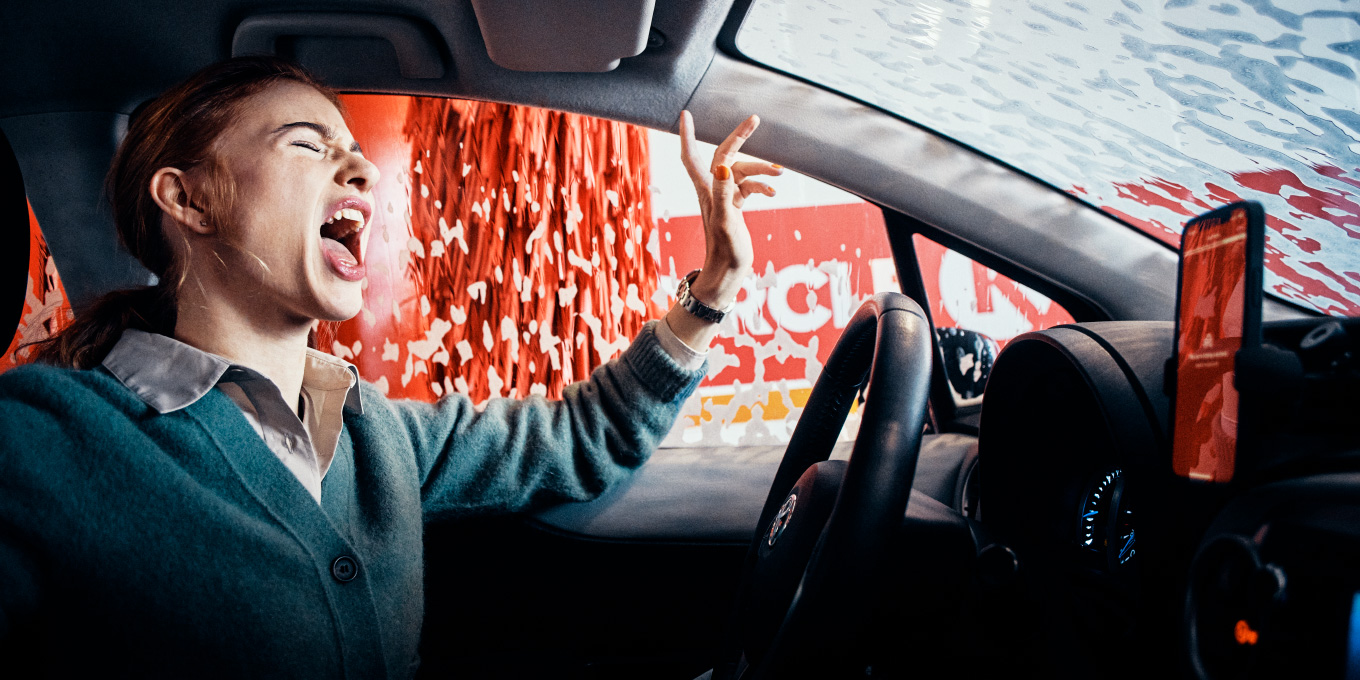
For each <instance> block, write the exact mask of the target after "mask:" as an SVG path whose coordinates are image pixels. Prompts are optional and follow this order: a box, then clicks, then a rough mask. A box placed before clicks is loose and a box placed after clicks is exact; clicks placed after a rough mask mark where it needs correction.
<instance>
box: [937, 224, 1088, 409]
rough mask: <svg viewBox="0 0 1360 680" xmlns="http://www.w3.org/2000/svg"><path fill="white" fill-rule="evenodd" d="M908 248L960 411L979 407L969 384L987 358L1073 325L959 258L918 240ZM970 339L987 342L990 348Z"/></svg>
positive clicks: (1017, 286) (1029, 292)
mask: <svg viewBox="0 0 1360 680" xmlns="http://www.w3.org/2000/svg"><path fill="white" fill-rule="evenodd" d="M912 245H913V246H915V249H916V257H917V259H918V263H919V265H920V267H921V279H922V281H923V282H924V283H925V288H926V298H927V299H928V300H930V316H931V319H932V321H933V322H934V324H935V329H936V338H937V340H938V341H939V344H940V349H941V351H942V352H943V353H944V361H945V374H946V375H947V376H949V379H950V380H949V382H950V387H951V389H953V390H954V400H955V402H956V403H958V404H959V405H960V406H964V405H969V404H974V403H978V402H980V401H981V399H982V394H981V391H980V390H981V386H980V385H978V386H976V387H975V386H974V383H976V382H978V381H976V380H971V378H973V377H974V376H979V377H980V376H981V375H982V374H983V373H984V372H985V371H989V370H990V369H991V366H990V363H989V362H990V360H991V358H992V357H994V356H995V352H996V351H998V350H999V349H1000V348H1001V347H1004V346H1005V344H1006V343H1007V342H1009V341H1010V340H1011V338H1014V337H1015V336H1017V335H1021V334H1023V333H1028V332H1030V331H1037V330H1042V329H1044V328H1049V327H1052V326H1057V325H1061V324H1065V323H1072V322H1073V318H1072V315H1071V314H1069V313H1068V312H1067V310H1066V309H1063V308H1062V306H1061V305H1059V304H1058V303H1056V302H1054V301H1053V300H1051V299H1049V298H1048V297H1046V296H1044V295H1043V294H1042V293H1040V292H1038V291H1036V290H1034V289H1033V288H1030V287H1028V286H1025V285H1024V284H1021V283H1019V282H1017V281H1015V280H1014V279H1011V278H1009V277H1007V276H1005V275H1003V274H999V273H997V272H996V271H995V270H992V269H989V268H987V267H984V266H982V265H981V264H978V263H977V262H974V261H973V260H972V259H970V258H968V257H967V256H965V255H963V254H961V253H958V252H956V251H953V250H950V249H948V248H946V247H944V246H942V245H940V244H938V243H936V242H934V241H932V240H930V239H928V238H926V237H924V236H921V235H920V234H916V235H914V236H913V237H912ZM958 330H963V331H973V333H971V334H970V333H959V332H957V331H958ZM976 334H981V335H983V336H986V337H987V338H990V339H991V340H992V341H994V343H995V346H994V347H991V346H988V345H987V343H986V341H985V339H983V340H979V338H978V337H977V335H976ZM988 355H991V356H988Z"/></svg>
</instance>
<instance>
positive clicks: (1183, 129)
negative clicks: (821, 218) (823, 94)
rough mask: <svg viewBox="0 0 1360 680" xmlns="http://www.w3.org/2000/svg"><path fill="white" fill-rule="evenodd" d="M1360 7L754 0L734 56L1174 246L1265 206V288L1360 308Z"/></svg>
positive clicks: (1318, 304) (1171, 1) (1183, 0)
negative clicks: (963, 149) (993, 163)
mask: <svg viewBox="0 0 1360 680" xmlns="http://www.w3.org/2000/svg"><path fill="white" fill-rule="evenodd" d="M1355 10H1360V7H1356V5H1355V3H1354V2H1346V1H1345V0H1341V1H1333V2H1314V3H1308V2H1290V3H1280V4H1279V6H1277V5H1274V4H1272V3H1271V0H1244V1H1243V2H1241V3H1235V2H1228V1H1224V2H1205V1H1198V2H1197V1H1196V0H1166V1H1165V2H1164V1H1163V0H1157V1H1156V2H1150V1H1148V0H1121V1H1120V2H1113V1H1111V2H1077V1H1068V2H1062V1H1055V0H1044V1H1041V2H1028V3H1021V2H996V1H995V0H972V1H971V2H970V1H969V0H862V1H859V2H854V3H841V4H832V3H806V2H786V1H785V0H755V2H753V3H752V6H751V9H750V11H749V13H748V14H747V16H746V19H745V21H744V22H743V24H742V27H741V30H740V31H739V33H738V35H737V39H736V44H737V47H738V49H739V50H740V51H741V52H742V53H743V54H745V55H746V56H748V57H750V58H752V59H755V60H757V61H760V62H762V63H764V64H766V65H768V66H771V67H773V68H777V69H780V70H783V71H786V72H789V73H791V74H793V75H796V76H799V77H802V78H806V79H808V80H811V81H813V82H816V83H818V84H821V85H822V86H824V87H827V88H829V89H833V90H837V91H840V92H842V93H845V94H847V95H849V96H852V97H855V98H857V99H860V100H863V101H865V102H867V103H870V104H873V105H875V106H879V107H882V108H884V109H886V110H888V111H890V112H892V113H895V114H898V115H900V116H902V117H904V118H907V119H909V120H911V121H913V122H916V123H918V124H920V125H923V126H926V127H929V128H931V129H933V130H936V131H938V132H940V133H942V134H945V135H947V136H950V137H952V138H954V139H957V140H958V141H960V142H962V143H964V144H968V145H970V146H972V147H974V148H976V149H978V150H980V151H982V152H983V153H986V154H988V155H991V156H993V157H995V158H997V159H999V160H1001V161H1003V162H1006V163H1008V164H1010V165H1013V166H1015V167H1016V168H1019V169H1021V170H1023V171H1025V172H1028V173H1030V174H1032V175H1034V176H1036V177H1038V178H1039V179H1041V180H1043V181H1046V182H1048V183H1050V184H1052V185H1053V186H1055V187H1057V188H1059V189H1061V190H1064V191H1067V192H1068V193H1070V194H1072V195H1074V196H1076V197H1078V198H1080V199H1081V200H1083V201H1085V202H1087V203H1089V204H1090V205H1092V206H1095V207H1096V208H1099V209H1100V210H1102V211H1104V212H1105V213H1107V214H1109V215H1112V216H1114V217H1117V218H1119V219H1122V220H1124V221H1125V222H1127V223H1129V224H1131V225H1133V226H1135V227H1137V228H1139V229H1141V230H1143V231H1144V232H1146V233H1148V234H1149V235H1151V236H1153V237H1155V238H1158V239H1160V240H1162V241H1164V242H1166V243H1168V244H1170V245H1172V246H1178V245H1179V243H1180V230H1181V228H1182V226H1183V225H1184V223H1185V221H1186V220H1187V219H1189V218H1190V217H1192V216H1194V215H1197V214H1200V213H1203V212H1205V211H1207V210H1209V209H1210V208H1213V207H1216V206H1218V205H1221V204H1223V203H1227V202H1231V201H1235V200H1241V199H1252V200H1257V201H1260V202H1261V203H1262V204H1263V205H1265V208H1266V212H1267V214H1268V215H1269V218H1268V229H1267V240H1266V277H1265V285H1266V289H1267V290H1268V291H1269V292H1272V293H1274V294H1275V295H1278V296H1280V297H1282V298H1285V299H1288V300H1291V301H1294V302H1296V303H1299V304H1302V305H1305V306H1307V307H1311V308H1313V309H1317V310H1319V311H1322V312H1325V313H1328V314H1333V315H1348V316H1356V315H1360V240H1357V239H1360V201H1358V200H1357V198H1356V192H1357V188H1360V112H1357V109H1358V108H1360V104H1358V103H1360V86H1358V85H1357V81H1356V70H1357V69H1360V61H1358V60H1360V11H1355Z"/></svg>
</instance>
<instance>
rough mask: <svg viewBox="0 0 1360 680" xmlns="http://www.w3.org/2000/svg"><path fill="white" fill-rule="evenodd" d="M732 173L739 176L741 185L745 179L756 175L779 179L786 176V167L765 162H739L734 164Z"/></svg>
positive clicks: (738, 182)
mask: <svg viewBox="0 0 1360 680" xmlns="http://www.w3.org/2000/svg"><path fill="white" fill-rule="evenodd" d="M732 173H733V174H735V175H736V176H737V184H741V181H742V180H743V179H745V178H747V177H752V176H755V175H770V176H773V177H778V176H779V175H782V174H784V166H782V165H780V164H778V163H766V162H765V161H737V162H736V163H733V164H732Z"/></svg>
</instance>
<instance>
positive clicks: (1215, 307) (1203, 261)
mask: <svg viewBox="0 0 1360 680" xmlns="http://www.w3.org/2000/svg"><path fill="white" fill-rule="evenodd" d="M1248 231H1249V230H1248V211H1247V209H1246V208H1245V207H1232V208H1231V209H1230V210H1229V211H1227V212H1224V211H1221V210H1216V211H1214V212H1212V213H1209V214H1208V215H1204V216H1203V217H1200V218H1197V219H1195V220H1192V221H1191V222H1190V223H1189V224H1187V225H1186V227H1185V232H1184V236H1183V237H1182V241H1181V285H1180V302H1179V309H1178V310H1177V314H1178V317H1177V324H1176V328H1177V333H1178V337H1177V338H1176V413H1175V424H1174V427H1173V431H1174V439H1173V442H1172V468H1173V469H1174V470H1175V471H1176V474H1178V475H1181V476H1182V477H1188V478H1190V479H1197V480H1201V481H1209V482H1226V481H1228V480H1230V479H1232V476H1233V467H1234V463H1235V461H1236V456H1237V412H1238V408H1237V406H1238V399H1237V396H1238V395H1237V389H1236V388H1235V387H1234V386H1233V363H1234V360H1235V358H1236V355H1237V350H1239V349H1241V348H1242V334H1243V325H1244V312H1245V309H1246V304H1247V297H1248V292H1247V285H1248V282H1247V264H1248V263H1247V253H1248V248H1247V241H1248Z"/></svg>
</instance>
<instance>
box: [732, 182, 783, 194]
mask: <svg viewBox="0 0 1360 680" xmlns="http://www.w3.org/2000/svg"><path fill="white" fill-rule="evenodd" d="M737 189H738V190H739V191H741V197H742V198H746V197H748V196H750V195H751V194H760V195H762V196H769V197H771V198H773V197H774V193H775V192H774V187H772V186H770V185H768V184H766V183H764V182H757V181H756V180H753V179H748V180H746V181H744V182H742V183H740V184H738V185H737Z"/></svg>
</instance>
